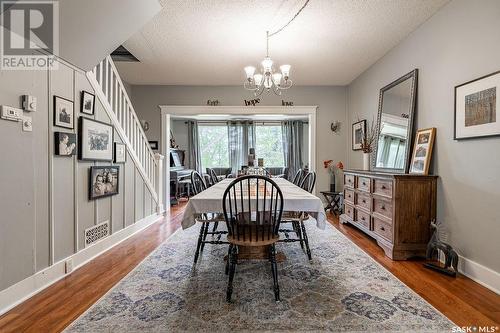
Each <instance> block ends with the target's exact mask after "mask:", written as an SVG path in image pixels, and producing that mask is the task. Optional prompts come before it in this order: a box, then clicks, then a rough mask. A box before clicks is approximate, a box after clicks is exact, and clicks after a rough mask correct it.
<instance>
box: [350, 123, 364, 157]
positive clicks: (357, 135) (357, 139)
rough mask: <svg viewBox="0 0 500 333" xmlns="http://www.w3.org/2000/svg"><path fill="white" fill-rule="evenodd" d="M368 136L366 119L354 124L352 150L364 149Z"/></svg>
mask: <svg viewBox="0 0 500 333" xmlns="http://www.w3.org/2000/svg"><path fill="white" fill-rule="evenodd" d="M365 138H366V119H363V120H360V121H358V122H355V123H354V124H352V150H361V149H363V147H362V144H363V139H365Z"/></svg>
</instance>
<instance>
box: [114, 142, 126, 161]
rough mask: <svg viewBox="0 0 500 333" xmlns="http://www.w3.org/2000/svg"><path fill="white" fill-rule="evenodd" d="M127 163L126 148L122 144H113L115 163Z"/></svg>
mask: <svg viewBox="0 0 500 333" xmlns="http://www.w3.org/2000/svg"><path fill="white" fill-rule="evenodd" d="M126 161H127V148H126V147H125V145H124V144H123V143H119V142H115V163H125V162H126Z"/></svg>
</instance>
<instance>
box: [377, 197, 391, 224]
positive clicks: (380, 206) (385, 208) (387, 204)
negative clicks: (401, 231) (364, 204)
mask: <svg viewBox="0 0 500 333" xmlns="http://www.w3.org/2000/svg"><path fill="white" fill-rule="evenodd" d="M373 211H374V212H375V213H377V214H380V215H382V216H384V217H387V218H388V219H391V220H392V202H391V201H388V200H383V199H378V198H373Z"/></svg>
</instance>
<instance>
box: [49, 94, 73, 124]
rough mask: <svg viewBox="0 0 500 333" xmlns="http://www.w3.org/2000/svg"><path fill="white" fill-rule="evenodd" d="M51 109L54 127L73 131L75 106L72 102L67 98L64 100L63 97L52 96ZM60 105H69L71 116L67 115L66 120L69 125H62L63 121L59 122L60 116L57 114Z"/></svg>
mask: <svg viewBox="0 0 500 333" xmlns="http://www.w3.org/2000/svg"><path fill="white" fill-rule="evenodd" d="M52 101H53V102H52V104H53V105H52V108H53V114H54V119H53V121H54V126H57V127H62V128H67V129H74V128H75V125H74V124H75V105H74V103H73V101H71V100H69V99H67V98H64V97H61V96H57V95H54V96H53V99H52ZM60 103H68V104H69V103H70V104H71V114H70V115H68V117H69V118H68V120H69V121H70V122H69V125H66V124H64V123H65V122H64V121H61V120H60V115H59V112H58V106H59V105H60Z"/></svg>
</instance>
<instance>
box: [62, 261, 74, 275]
mask: <svg viewBox="0 0 500 333" xmlns="http://www.w3.org/2000/svg"><path fill="white" fill-rule="evenodd" d="M64 268H65V271H66V274H68V273H71V272H72V271H73V259H68V260H66V262H65V266H64Z"/></svg>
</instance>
